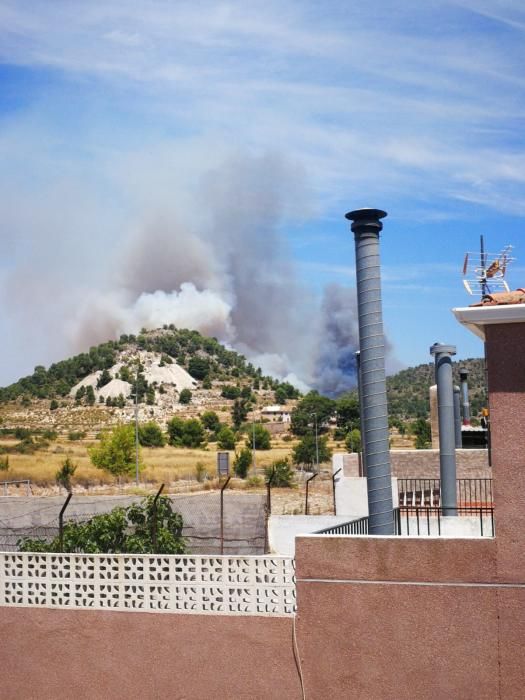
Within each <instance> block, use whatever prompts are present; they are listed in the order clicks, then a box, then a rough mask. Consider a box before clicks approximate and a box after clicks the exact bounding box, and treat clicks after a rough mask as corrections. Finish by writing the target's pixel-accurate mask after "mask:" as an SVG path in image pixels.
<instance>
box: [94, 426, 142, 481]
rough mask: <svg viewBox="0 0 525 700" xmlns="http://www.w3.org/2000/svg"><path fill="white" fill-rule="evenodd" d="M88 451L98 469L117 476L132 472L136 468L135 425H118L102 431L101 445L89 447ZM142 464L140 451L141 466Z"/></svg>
mask: <svg viewBox="0 0 525 700" xmlns="http://www.w3.org/2000/svg"><path fill="white" fill-rule="evenodd" d="M88 453H89V456H90V458H91V461H92V462H93V464H94V465H95V467H97V469H104V470H105V471H108V472H110V474H113V475H114V476H117V477H120V476H122V475H124V474H132V473H133V472H134V470H135V468H136V447H135V430H134V427H133V426H132V425H130V424H125V425H117V426H116V427H115V428H113V430H112V431H110V432H104V433H102V435H101V438H100V445H96V446H94V447H88ZM141 466H142V464H141V460H140V451H139V468H140V467H141Z"/></svg>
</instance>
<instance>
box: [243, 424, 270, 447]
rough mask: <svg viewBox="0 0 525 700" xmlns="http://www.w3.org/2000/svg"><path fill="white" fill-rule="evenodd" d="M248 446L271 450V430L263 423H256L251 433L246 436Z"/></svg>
mask: <svg viewBox="0 0 525 700" xmlns="http://www.w3.org/2000/svg"><path fill="white" fill-rule="evenodd" d="M246 446H247V447H255V449H256V450H269V449H271V447H272V443H271V436H270V432H269V430H267V429H266V428H263V426H262V425H254V426H253V429H252V431H251V433H250V434H249V435H248V437H247V438H246Z"/></svg>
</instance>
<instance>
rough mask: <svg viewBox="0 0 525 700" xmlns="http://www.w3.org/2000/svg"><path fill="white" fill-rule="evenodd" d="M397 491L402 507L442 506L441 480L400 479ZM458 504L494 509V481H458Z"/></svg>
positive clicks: (462, 506)
mask: <svg viewBox="0 0 525 700" xmlns="http://www.w3.org/2000/svg"><path fill="white" fill-rule="evenodd" d="M397 489H398V495H399V505H400V506H401V507H403V506H408V507H425V508H437V507H439V506H440V505H441V481H440V479H424V478H413V479H398V480H397ZM456 489H457V503H458V506H459V507H460V508H471V507H478V506H488V507H492V506H493V504H494V499H493V493H492V479H482V478H479V479H457V480H456Z"/></svg>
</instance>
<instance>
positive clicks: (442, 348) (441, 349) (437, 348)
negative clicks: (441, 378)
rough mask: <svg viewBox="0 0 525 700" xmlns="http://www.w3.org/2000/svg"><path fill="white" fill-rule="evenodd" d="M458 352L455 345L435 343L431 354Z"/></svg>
mask: <svg viewBox="0 0 525 700" xmlns="http://www.w3.org/2000/svg"><path fill="white" fill-rule="evenodd" d="M456 352H457V348H456V346H455V345H445V344H444V343H434V345H433V346H432V347H431V348H430V354H431V355H455V354H456Z"/></svg>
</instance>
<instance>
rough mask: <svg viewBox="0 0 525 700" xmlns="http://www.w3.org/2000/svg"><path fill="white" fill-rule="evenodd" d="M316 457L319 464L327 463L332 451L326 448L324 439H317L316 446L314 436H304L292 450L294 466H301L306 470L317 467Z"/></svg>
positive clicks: (326, 441)
mask: <svg viewBox="0 0 525 700" xmlns="http://www.w3.org/2000/svg"><path fill="white" fill-rule="evenodd" d="M317 456H319V464H322V463H323V462H328V461H329V459H330V458H331V456H332V450H331V449H330V448H329V447H328V439H327V438H326V437H319V438H318V439H317V444H316V439H315V436H314V435H305V436H304V437H303V439H302V440H301V442H300V443H299V444H298V445H296V446H295V447H294V448H293V462H294V464H301V465H303V466H304V467H306V468H308V469H313V468H314V466H317Z"/></svg>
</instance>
